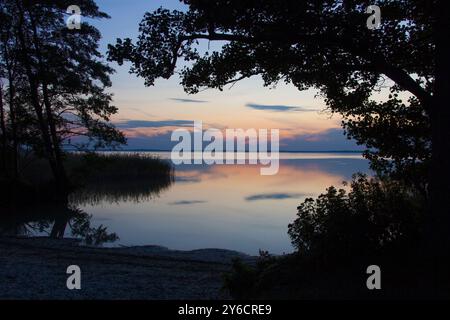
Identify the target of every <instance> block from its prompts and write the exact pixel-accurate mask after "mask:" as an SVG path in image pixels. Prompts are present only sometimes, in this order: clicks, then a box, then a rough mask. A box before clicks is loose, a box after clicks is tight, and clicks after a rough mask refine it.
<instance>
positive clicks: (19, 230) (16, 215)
mask: <svg viewBox="0 0 450 320" xmlns="http://www.w3.org/2000/svg"><path fill="white" fill-rule="evenodd" d="M173 181H174V179H173V175H170V176H167V177H164V178H160V177H158V178H157V179H151V180H149V179H134V180H132V181H131V180H123V179H120V180H115V181H111V180H108V179H101V180H96V181H89V183H87V184H86V185H85V186H84V187H82V188H80V189H78V190H77V191H76V192H74V193H72V194H71V195H70V196H69V199H68V201H67V204H58V205H44V206H42V205H41V206H33V207H19V208H17V207H13V208H8V209H6V210H5V211H6V212H5V213H4V214H2V215H0V236H13V237H17V236H48V237H50V238H55V239H61V238H63V237H72V238H77V239H79V240H80V241H81V242H82V243H83V244H86V245H93V246H99V245H103V244H106V243H113V242H115V241H117V240H119V236H118V235H117V234H116V233H115V232H109V230H108V228H107V227H106V226H103V224H100V225H99V226H95V227H94V226H93V224H92V218H93V217H92V214H89V213H87V212H86V210H82V209H81V208H80V206H83V205H88V204H89V205H92V206H95V205H98V204H100V203H102V202H106V203H120V202H130V201H131V202H133V203H139V202H142V201H149V200H150V199H153V198H155V197H158V196H159V195H160V194H161V192H163V191H164V190H166V189H168V188H169V187H170V185H171V184H172V183H173Z"/></svg>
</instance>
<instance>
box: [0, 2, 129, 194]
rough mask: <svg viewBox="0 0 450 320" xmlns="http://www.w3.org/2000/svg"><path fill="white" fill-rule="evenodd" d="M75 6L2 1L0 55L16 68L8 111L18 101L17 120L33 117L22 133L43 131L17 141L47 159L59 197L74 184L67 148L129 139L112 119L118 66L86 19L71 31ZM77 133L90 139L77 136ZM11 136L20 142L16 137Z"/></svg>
mask: <svg viewBox="0 0 450 320" xmlns="http://www.w3.org/2000/svg"><path fill="white" fill-rule="evenodd" d="M71 4H72V3H71V2H70V1H65V0H64V1H50V0H6V1H2V4H1V12H2V18H4V19H2V21H5V23H2V28H1V33H2V46H3V50H2V53H1V55H0V57H1V61H2V64H3V65H5V66H7V67H6V69H8V70H12V71H13V72H14V76H13V77H8V79H7V83H8V88H9V89H10V94H9V97H10V99H11V100H10V102H9V108H8V109H9V112H8V116H9V118H10V119H11V121H12V120H13V116H14V115H15V113H14V110H18V109H19V107H20V109H21V110H22V112H21V116H22V117H21V118H20V119H17V120H20V121H22V120H24V119H23V118H27V117H32V121H27V122H26V124H27V125H26V127H21V128H20V129H21V130H20V131H21V132H20V133H23V132H26V131H29V132H38V133H39V139H36V138H35V137H34V138H33V137H30V139H28V140H26V141H20V143H22V144H23V145H26V146H31V147H32V148H33V150H34V152H35V153H36V154H37V155H40V156H43V157H45V158H46V159H48V161H49V164H50V167H51V170H52V172H53V176H54V179H55V182H56V185H57V190H58V191H59V192H60V193H61V195H62V196H63V197H62V198H65V195H66V194H67V192H68V190H69V181H68V178H67V174H66V171H65V168H64V164H63V160H64V148H65V147H67V146H74V147H77V148H79V149H80V148H81V149H86V148H91V147H104V146H106V145H108V146H115V145H117V144H120V143H124V142H125V138H124V136H123V135H122V134H121V133H120V132H119V131H117V130H116V129H115V128H114V127H113V126H112V125H111V124H110V123H109V119H110V116H111V115H112V114H114V113H116V112H117V108H116V107H114V106H112V105H111V104H110V103H111V100H112V95H111V94H109V93H107V92H106V91H105V90H106V88H107V87H109V86H110V85H111V81H110V79H109V75H110V74H111V73H112V72H113V69H111V68H110V67H109V66H107V65H106V64H105V63H104V62H102V61H101V58H102V56H101V54H100V53H99V51H98V41H99V40H100V37H101V36H100V33H99V31H98V30H97V29H96V28H94V27H93V26H91V25H90V24H88V23H86V22H83V23H82V25H81V29H79V30H77V29H74V30H69V29H68V27H67V25H66V22H65V17H66V15H67V14H66V10H67V8H68V7H69V6H70V5H71ZM78 5H79V6H80V7H81V8H82V13H83V17H85V18H107V17H108V16H107V15H106V14H105V13H103V12H101V11H99V9H98V7H97V5H96V4H95V2H94V1H93V0H82V1H78ZM8 66H9V67H8ZM16 115H19V114H17V113H16ZM16 118H17V117H16ZM16 131H17V130H16ZM80 136H84V137H86V138H85V139H84V140H80V139H79V137H80ZM74 137H76V138H75V139H74ZM77 139H78V140H77ZM12 140H13V142H14V143H16V144H17V143H18V142H19V141H18V137H16V138H14V139H12ZM74 140H77V141H74Z"/></svg>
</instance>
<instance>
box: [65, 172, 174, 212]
mask: <svg viewBox="0 0 450 320" xmlns="http://www.w3.org/2000/svg"><path fill="white" fill-rule="evenodd" d="M173 182H174V177H173V175H169V176H166V177H158V178H157V179H148V178H142V179H141V178H134V179H120V180H115V181H114V180H106V179H102V180H97V181H89V183H88V184H86V185H85V186H84V187H83V188H81V189H79V190H77V191H75V192H74V193H72V194H71V195H70V197H69V201H70V203H71V204H73V205H86V204H90V205H97V204H99V203H102V202H106V203H119V202H135V203H139V202H146V201H149V200H151V199H153V198H155V197H158V196H159V195H160V194H161V192H163V191H164V190H167V189H168V188H169V187H170V186H171V184H172V183H173Z"/></svg>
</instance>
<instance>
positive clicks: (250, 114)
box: [81, 0, 361, 151]
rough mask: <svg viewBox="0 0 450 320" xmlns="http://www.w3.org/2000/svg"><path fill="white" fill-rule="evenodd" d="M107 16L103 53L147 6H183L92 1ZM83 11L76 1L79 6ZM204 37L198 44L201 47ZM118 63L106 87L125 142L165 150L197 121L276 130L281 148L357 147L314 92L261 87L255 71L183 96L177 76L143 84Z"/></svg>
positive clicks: (102, 23)
mask: <svg viewBox="0 0 450 320" xmlns="http://www.w3.org/2000/svg"><path fill="white" fill-rule="evenodd" d="M96 2H97V4H98V6H99V8H100V9H101V10H102V11H104V12H106V13H107V14H109V15H110V16H111V19H104V20H96V21H94V22H92V23H93V24H94V25H95V26H96V27H97V28H98V29H99V30H100V32H101V33H102V36H103V38H102V40H101V43H100V49H101V51H102V52H103V53H106V48H107V45H108V44H109V43H112V44H113V43H115V41H116V39H117V38H126V37H129V38H132V39H133V38H135V37H136V36H137V35H138V25H139V22H140V21H141V20H142V18H143V16H144V14H145V12H151V11H153V10H155V9H157V8H158V7H161V6H162V7H165V8H168V9H178V10H184V9H185V7H184V5H182V4H181V3H180V2H179V1H178V0H166V1H161V0H153V1H148V0H131V1H123V0H97V1H96ZM81 10H82V8H81ZM202 45H203V46H207V45H208V44H207V43H201V46H202ZM111 65H112V67H113V68H114V69H115V70H116V73H115V74H114V75H113V76H112V78H111V80H112V83H113V85H112V87H111V88H110V89H109V91H110V92H112V93H114V100H113V104H114V105H115V106H116V107H118V109H119V112H118V114H116V115H115V116H114V117H113V118H112V121H113V122H114V123H115V124H116V125H117V127H118V128H120V130H122V131H123V132H124V133H125V134H126V136H127V138H128V146H127V147H125V148H124V149H127V148H128V149H153V150H170V149H171V148H172V146H173V145H174V144H175V143H174V142H171V141H170V136H171V133H172V131H173V130H175V129H177V128H189V127H191V126H192V122H193V121H194V120H196V121H202V122H203V125H204V127H205V128H217V129H221V130H224V129H226V128H231V129H237V128H242V129H250V128H255V129H263V128H266V129H279V130H280V150H282V151H331V150H336V151H338V150H339V151H340V150H361V147H359V146H357V145H356V144H355V143H354V142H353V141H350V140H348V139H347V138H346V137H345V136H344V134H343V130H342V128H341V125H340V124H341V118H340V117H339V116H338V115H333V116H331V115H330V114H329V113H328V112H326V111H325V110H324V109H325V107H326V106H325V103H324V101H323V99H322V98H320V97H318V96H317V94H318V92H317V91H314V90H307V91H299V90H298V89H296V88H295V87H294V86H292V85H288V84H284V83H280V84H278V85H277V86H276V87H275V88H268V87H264V86H263V82H262V80H261V79H260V78H259V77H253V78H251V79H247V80H243V81H240V82H238V83H237V84H235V85H234V86H232V87H231V86H230V87H226V88H225V89H224V90H223V91H219V90H215V89H208V90H205V91H202V92H200V93H198V94H195V95H188V94H186V93H185V92H184V91H183V88H182V86H181V85H180V79H179V77H178V76H177V75H174V76H173V77H172V78H170V79H168V80H166V79H160V80H157V81H156V82H155V85H154V86H152V87H145V86H144V81H143V79H140V78H138V77H136V75H133V74H129V72H128V71H129V65H127V64H125V65H124V66H118V65H117V64H115V63H112V64H111Z"/></svg>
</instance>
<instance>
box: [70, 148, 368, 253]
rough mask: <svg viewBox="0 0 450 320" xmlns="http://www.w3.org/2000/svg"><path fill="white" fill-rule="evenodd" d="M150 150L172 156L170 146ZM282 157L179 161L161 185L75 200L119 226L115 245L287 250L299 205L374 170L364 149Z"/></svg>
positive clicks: (100, 220)
mask: <svg viewBox="0 0 450 320" xmlns="http://www.w3.org/2000/svg"><path fill="white" fill-rule="evenodd" d="M143 154H145V155H158V156H160V157H161V158H164V159H169V157H170V153H169V152H145V153H143ZM280 158H281V159H280V168H279V172H278V174H276V175H272V176H262V175H260V170H259V165H211V166H208V165H178V166H175V181H174V182H173V183H172V184H170V185H169V186H167V187H165V188H161V189H159V190H158V191H157V192H154V193H152V192H143V193H142V192H141V194H137V195H136V194H126V195H123V196H121V195H120V192H119V194H118V195H117V196H116V197H98V198H95V199H92V198H90V199H83V198H82V197H80V199H77V200H76V201H75V202H76V205H77V207H78V208H80V209H81V210H83V211H85V212H86V213H88V214H91V215H92V218H91V223H92V224H93V225H94V226H95V225H97V226H98V225H100V224H102V225H104V226H106V227H107V228H108V231H109V232H115V233H117V235H118V236H119V238H120V239H119V240H117V241H115V242H114V243H113V244H112V245H113V246H116V245H126V246H131V245H161V246H165V247H168V248H169V249H181V250H192V249H199V248H223V249H231V250H237V251H241V252H245V253H248V254H257V253H258V251H259V250H260V249H261V250H267V251H269V252H270V253H274V254H282V253H284V252H285V253H288V252H291V251H292V247H291V244H290V240H289V237H288V235H287V225H288V224H289V223H290V222H292V221H293V220H294V219H295V216H296V207H297V206H298V205H299V204H300V203H301V202H302V201H303V200H304V199H305V198H307V197H315V196H317V195H319V194H320V193H323V192H324V191H325V189H326V188H327V187H328V186H331V185H334V186H341V184H342V181H344V180H349V179H350V178H351V176H352V174H353V173H355V172H358V171H359V172H365V173H368V172H369V169H368V162H367V160H365V159H363V158H362V156H361V155H360V154H358V153H281V154H280ZM68 232H69V231H68V230H66V233H68ZM110 245H111V244H110Z"/></svg>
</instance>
